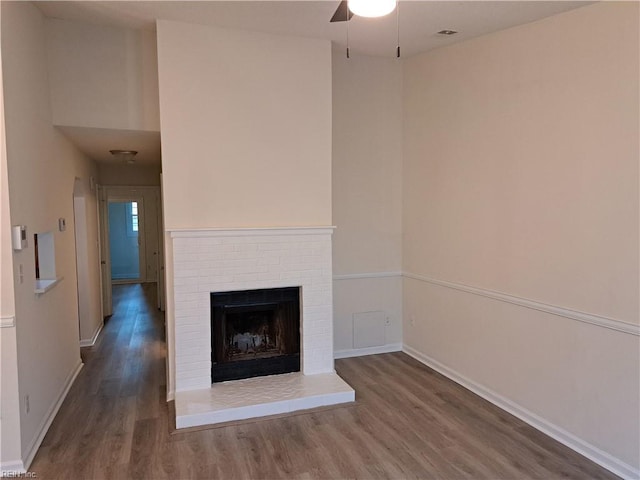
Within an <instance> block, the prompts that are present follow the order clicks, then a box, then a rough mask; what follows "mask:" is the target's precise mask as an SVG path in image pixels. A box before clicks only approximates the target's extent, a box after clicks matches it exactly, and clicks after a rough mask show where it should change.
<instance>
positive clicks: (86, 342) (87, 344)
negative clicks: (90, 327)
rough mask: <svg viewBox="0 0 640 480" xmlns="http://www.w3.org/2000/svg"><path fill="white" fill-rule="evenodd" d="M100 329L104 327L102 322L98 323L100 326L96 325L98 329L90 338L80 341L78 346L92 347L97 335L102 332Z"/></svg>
mask: <svg viewBox="0 0 640 480" xmlns="http://www.w3.org/2000/svg"><path fill="white" fill-rule="evenodd" d="M102 327H104V321H102V322H100V325H98V328H96V331H95V333H94V334H93V337H92V338H90V339H88V340H80V346H81V347H93V346H94V345H95V344H96V340H98V335H100V332H101V331H102Z"/></svg>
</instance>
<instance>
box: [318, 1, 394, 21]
mask: <svg viewBox="0 0 640 480" xmlns="http://www.w3.org/2000/svg"><path fill="white" fill-rule="evenodd" d="M397 3H398V0H342V1H341V2H340V4H339V5H338V8H337V9H336V11H335V12H334V14H333V16H332V17H331V20H329V21H330V22H348V21H349V20H351V17H353V16H354V15H357V16H359V17H369V18H375V17H384V16H385V15H388V14H390V13H391V12H393V10H394V9H395V8H396V5H397Z"/></svg>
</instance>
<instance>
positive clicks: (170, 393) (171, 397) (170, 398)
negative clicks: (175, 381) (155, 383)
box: [167, 389, 176, 402]
mask: <svg viewBox="0 0 640 480" xmlns="http://www.w3.org/2000/svg"><path fill="white" fill-rule="evenodd" d="M175 399H176V391H175V390H173V389H167V402H171V401H173V400H175Z"/></svg>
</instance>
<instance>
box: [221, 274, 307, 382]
mask: <svg viewBox="0 0 640 480" xmlns="http://www.w3.org/2000/svg"><path fill="white" fill-rule="evenodd" d="M211 336H212V338H211V345H212V349H211V382H212V383H216V382H225V381H229V380H240V379H244V378H251V377H259V376H266V375H276V374H282V373H291V372H299V371H300V288H299V287H288V288H269V289H260V290H242V291H234V292H212V293H211Z"/></svg>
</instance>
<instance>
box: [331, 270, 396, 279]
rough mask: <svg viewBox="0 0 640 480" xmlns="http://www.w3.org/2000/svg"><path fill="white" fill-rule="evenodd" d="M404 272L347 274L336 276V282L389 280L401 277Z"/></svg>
mask: <svg viewBox="0 0 640 480" xmlns="http://www.w3.org/2000/svg"><path fill="white" fill-rule="evenodd" d="M401 276H402V272H371V273H346V274H343V275H334V276H333V279H334V280H358V279H361V278H389V277H401Z"/></svg>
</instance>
